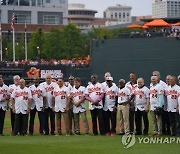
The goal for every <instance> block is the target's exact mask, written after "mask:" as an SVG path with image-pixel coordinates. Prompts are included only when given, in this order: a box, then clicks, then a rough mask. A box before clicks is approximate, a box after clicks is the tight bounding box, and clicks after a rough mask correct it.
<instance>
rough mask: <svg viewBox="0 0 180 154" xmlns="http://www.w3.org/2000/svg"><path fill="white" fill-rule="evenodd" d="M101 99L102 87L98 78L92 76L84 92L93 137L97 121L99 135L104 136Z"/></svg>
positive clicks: (96, 131)
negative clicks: (87, 102) (87, 103)
mask: <svg viewBox="0 0 180 154" xmlns="http://www.w3.org/2000/svg"><path fill="white" fill-rule="evenodd" d="M103 97H104V92H103V86H102V84H101V83H99V82H98V76H97V75H96V74H94V75H92V76H91V83H90V84H89V85H88V86H87V88H86V91H85V98H86V99H87V100H88V101H89V109H90V113H91V118H92V130H93V135H94V136H96V135H98V127H97V120H98V124H99V131H100V134H101V135H104V134H105V127H104V118H103V103H102V99H103Z"/></svg>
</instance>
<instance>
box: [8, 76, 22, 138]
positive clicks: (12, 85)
mask: <svg viewBox="0 0 180 154" xmlns="http://www.w3.org/2000/svg"><path fill="white" fill-rule="evenodd" d="M13 80H14V84H11V85H9V93H10V104H9V105H10V114H11V129H12V132H11V134H12V135H13V130H14V121H15V113H13V111H12V100H11V95H12V93H13V91H14V90H16V89H18V87H19V80H20V76H19V75H15V76H14V77H13Z"/></svg>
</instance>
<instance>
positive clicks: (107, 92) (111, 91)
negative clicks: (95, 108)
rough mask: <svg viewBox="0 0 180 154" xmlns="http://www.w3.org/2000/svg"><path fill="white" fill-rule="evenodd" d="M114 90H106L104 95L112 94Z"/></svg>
mask: <svg viewBox="0 0 180 154" xmlns="http://www.w3.org/2000/svg"><path fill="white" fill-rule="evenodd" d="M114 93H115V92H114V91H113V90H110V91H106V95H112V94H114Z"/></svg>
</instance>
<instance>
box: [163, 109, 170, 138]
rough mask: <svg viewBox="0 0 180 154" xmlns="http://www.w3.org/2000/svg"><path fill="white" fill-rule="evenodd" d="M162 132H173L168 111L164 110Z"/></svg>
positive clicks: (166, 133)
mask: <svg viewBox="0 0 180 154" xmlns="http://www.w3.org/2000/svg"><path fill="white" fill-rule="evenodd" d="M162 133H163V134H164V135H170V134H171V131H170V121H169V115H168V111H164V110H163V113H162Z"/></svg>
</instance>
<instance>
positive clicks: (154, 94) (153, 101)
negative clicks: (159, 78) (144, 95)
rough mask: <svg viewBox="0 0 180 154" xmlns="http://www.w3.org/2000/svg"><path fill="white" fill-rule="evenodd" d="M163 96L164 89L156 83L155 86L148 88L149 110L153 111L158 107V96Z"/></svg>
mask: <svg viewBox="0 0 180 154" xmlns="http://www.w3.org/2000/svg"><path fill="white" fill-rule="evenodd" d="M163 94H164V88H163V87H162V86H161V85H160V84H159V83H157V84H156V85H152V86H151V88H150V110H151V111H154V110H155V109H156V107H158V106H159V100H158V97H159V95H163Z"/></svg>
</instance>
